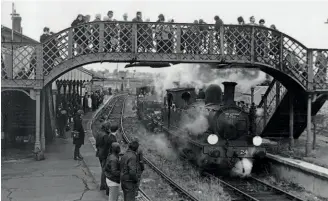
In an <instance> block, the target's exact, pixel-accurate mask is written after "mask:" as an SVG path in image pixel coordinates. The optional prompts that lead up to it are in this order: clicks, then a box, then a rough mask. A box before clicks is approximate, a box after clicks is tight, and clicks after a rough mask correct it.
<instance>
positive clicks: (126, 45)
mask: <svg viewBox="0 0 328 201" xmlns="http://www.w3.org/2000/svg"><path fill="white" fill-rule="evenodd" d="M123 21H124V22H127V21H128V14H127V13H124V15H123ZM131 34H132V26H131V24H121V26H120V52H131V50H132V42H131V40H132V35H131Z"/></svg>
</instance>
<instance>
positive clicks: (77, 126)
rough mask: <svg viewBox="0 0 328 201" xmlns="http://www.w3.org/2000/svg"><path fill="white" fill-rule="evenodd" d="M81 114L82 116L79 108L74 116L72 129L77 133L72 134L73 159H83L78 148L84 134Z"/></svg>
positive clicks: (82, 141)
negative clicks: (73, 145)
mask: <svg viewBox="0 0 328 201" xmlns="http://www.w3.org/2000/svg"><path fill="white" fill-rule="evenodd" d="M82 116H83V111H82V110H79V111H77V114H76V116H75V117H74V127H73V131H75V132H76V133H78V134H77V135H75V136H73V144H75V149H74V160H82V159H83V157H82V156H81V153H80V148H81V146H82V145H83V144H84V135H85V134H84V129H83V125H82Z"/></svg>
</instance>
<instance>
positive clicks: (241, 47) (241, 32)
mask: <svg viewBox="0 0 328 201" xmlns="http://www.w3.org/2000/svg"><path fill="white" fill-rule="evenodd" d="M237 21H238V25H245V21H244V18H243V17H242V16H240V17H238V18H237ZM236 35H237V38H236V54H237V55H238V56H242V55H245V54H246V53H247V45H245V44H247V40H246V30H245V27H244V26H239V27H237V29H236Z"/></svg>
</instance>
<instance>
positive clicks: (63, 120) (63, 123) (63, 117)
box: [57, 106, 67, 138]
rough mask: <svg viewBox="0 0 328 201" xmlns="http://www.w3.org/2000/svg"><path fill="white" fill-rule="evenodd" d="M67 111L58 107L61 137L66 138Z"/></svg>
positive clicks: (58, 123) (58, 124)
mask: <svg viewBox="0 0 328 201" xmlns="http://www.w3.org/2000/svg"><path fill="white" fill-rule="evenodd" d="M66 116H67V111H66V110H64V109H62V107H61V106H59V107H58V111H57V126H58V131H59V137H62V138H66V136H65V127H66V123H67V118H66Z"/></svg>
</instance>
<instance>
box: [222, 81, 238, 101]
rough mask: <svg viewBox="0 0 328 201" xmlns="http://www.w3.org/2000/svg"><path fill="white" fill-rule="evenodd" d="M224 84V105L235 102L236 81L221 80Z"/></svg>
mask: <svg viewBox="0 0 328 201" xmlns="http://www.w3.org/2000/svg"><path fill="white" fill-rule="evenodd" d="M222 84H223V85H224V96H223V101H224V104H225V105H234V104H235V88H236V85H237V83H236V82H222Z"/></svg>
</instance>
